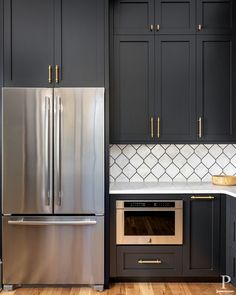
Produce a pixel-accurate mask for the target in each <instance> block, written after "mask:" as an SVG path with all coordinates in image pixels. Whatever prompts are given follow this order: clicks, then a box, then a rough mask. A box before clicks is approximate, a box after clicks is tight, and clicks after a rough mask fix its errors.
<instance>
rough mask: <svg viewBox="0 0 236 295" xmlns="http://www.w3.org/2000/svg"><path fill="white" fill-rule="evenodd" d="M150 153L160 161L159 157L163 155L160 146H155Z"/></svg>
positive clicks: (163, 150) (162, 149)
mask: <svg viewBox="0 0 236 295" xmlns="http://www.w3.org/2000/svg"><path fill="white" fill-rule="evenodd" d="M151 152H152V153H153V155H154V156H155V157H156V158H158V159H160V157H161V156H162V155H164V153H165V149H164V148H163V147H162V146H161V145H160V144H157V145H156V146H154V148H153V149H152V151H151Z"/></svg>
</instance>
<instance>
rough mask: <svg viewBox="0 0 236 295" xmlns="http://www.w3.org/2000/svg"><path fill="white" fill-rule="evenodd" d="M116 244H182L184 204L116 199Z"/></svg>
mask: <svg viewBox="0 0 236 295" xmlns="http://www.w3.org/2000/svg"><path fill="white" fill-rule="evenodd" d="M116 243H117V244H126V245H129V244H143V245H145V244H148V245H150V244H154V245H159V244H161V245H168V244H175V245H180V244H183V201H181V200H117V201H116Z"/></svg>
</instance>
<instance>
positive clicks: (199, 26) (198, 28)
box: [197, 24, 202, 32]
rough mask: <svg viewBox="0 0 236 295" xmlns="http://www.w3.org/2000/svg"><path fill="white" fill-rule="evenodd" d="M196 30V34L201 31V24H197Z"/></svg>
mask: <svg viewBox="0 0 236 295" xmlns="http://www.w3.org/2000/svg"><path fill="white" fill-rule="evenodd" d="M197 30H198V32H201V30H202V25H201V24H199V25H198V26H197Z"/></svg>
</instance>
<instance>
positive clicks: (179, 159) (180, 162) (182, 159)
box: [173, 154, 187, 168]
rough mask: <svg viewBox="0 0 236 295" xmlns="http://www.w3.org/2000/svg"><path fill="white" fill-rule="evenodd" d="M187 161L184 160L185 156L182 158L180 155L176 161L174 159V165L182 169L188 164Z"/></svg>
mask: <svg viewBox="0 0 236 295" xmlns="http://www.w3.org/2000/svg"><path fill="white" fill-rule="evenodd" d="M186 162H187V161H186V159H185V158H184V156H182V155H181V154H178V155H177V156H176V157H175V158H174V159H173V163H174V164H175V165H176V166H177V167H178V168H181V167H183V166H184V164H185V163H186Z"/></svg>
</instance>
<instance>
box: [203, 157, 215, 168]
mask: <svg viewBox="0 0 236 295" xmlns="http://www.w3.org/2000/svg"><path fill="white" fill-rule="evenodd" d="M202 163H203V164H204V165H205V166H206V167H207V168H210V167H211V166H212V165H213V164H214V163H215V159H214V158H213V157H212V156H211V155H210V154H206V156H205V157H204V158H203V159H202Z"/></svg>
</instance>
